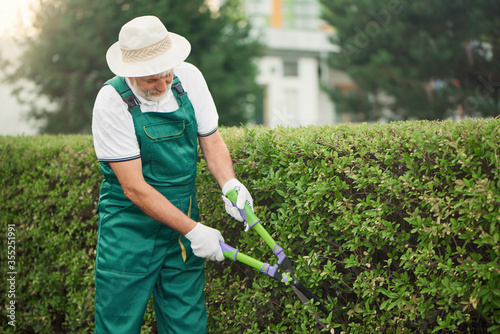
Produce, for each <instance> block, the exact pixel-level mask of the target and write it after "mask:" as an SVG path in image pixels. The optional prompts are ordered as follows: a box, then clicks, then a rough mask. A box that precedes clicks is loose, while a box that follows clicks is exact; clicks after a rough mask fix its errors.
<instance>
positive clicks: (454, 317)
mask: <svg viewBox="0 0 500 334" xmlns="http://www.w3.org/2000/svg"><path fill="white" fill-rule="evenodd" d="M221 132H222V135H223V137H224V138H225V140H226V143H227V144H228V146H229V148H230V151H231V153H232V156H233V159H234V162H235V169H236V172H237V175H238V177H239V179H240V180H241V181H242V182H243V183H244V184H245V185H246V186H247V187H248V188H249V189H250V191H251V193H252V195H253V197H254V201H255V211H256V213H257V216H259V217H260V218H261V219H262V221H263V225H264V226H265V227H266V229H267V230H268V231H269V232H270V233H271V234H272V236H273V237H274V238H275V240H276V241H277V242H278V244H280V245H281V246H282V247H283V248H284V250H285V253H286V254H287V255H288V256H289V257H290V259H291V260H292V262H293V263H294V265H295V269H296V274H297V276H298V277H299V278H300V279H301V281H302V282H303V283H304V284H306V285H307V286H308V287H309V288H310V289H311V290H312V291H313V292H314V293H315V294H317V295H318V296H320V298H321V299H322V300H323V301H324V303H325V304H326V305H327V307H328V308H329V309H331V310H332V313H331V314H330V316H329V317H328V318H326V319H324V322H325V323H327V325H328V326H329V327H328V328H326V329H322V328H321V327H319V326H318V325H317V324H316V322H315V321H314V318H313V316H312V315H311V313H310V312H309V311H310V310H311V308H312V307H311V306H309V305H308V306H304V305H302V303H301V302H300V301H298V299H297V298H296V297H295V294H294V293H293V291H292V289H291V288H289V287H287V286H285V285H283V284H281V283H279V282H276V281H274V280H273V279H272V278H270V277H268V276H266V275H263V274H260V273H258V272H257V271H256V270H253V269H251V268H248V267H246V266H245V265H242V264H240V263H234V262H230V261H228V260H226V261H224V262H222V263H214V262H210V261H208V262H207V285H206V295H207V307H208V313H209V329H208V332H209V333H313V332H321V331H324V332H331V333H333V332H335V333H341V332H342V331H343V332H346V333H435V332H439V333H452V332H453V333H485V332H488V331H489V332H492V333H498V332H500V265H499V258H500V228H499V220H500V218H499V217H500V150H499V146H500V120H499V119H492V120H480V121H476V120H469V121H465V122H460V123H454V122H402V123H391V124H388V125H342V126H335V127H303V128H294V129H288V128H277V129H272V130H271V129H264V128H260V127H258V128H229V129H221ZM0 147H1V153H0V170H1V172H2V185H3V187H2V190H1V198H0V202H1V219H2V224H1V229H2V235H3V236H4V237H3V239H2V243H3V245H4V248H3V249H4V251H2V253H1V254H0V259H1V263H2V264H4V266H3V267H4V272H5V273H7V272H10V271H13V270H10V269H9V268H8V267H7V266H6V264H7V263H8V259H7V256H8V247H7V246H8V244H7V243H8V232H9V230H8V226H9V224H14V225H13V228H12V227H11V230H12V229H13V230H14V232H11V233H14V235H15V242H16V243H15V267H14V269H15V272H17V274H16V275H15V276H16V280H15V297H14V298H13V299H12V298H9V297H8V296H9V284H6V285H2V289H3V290H2V295H3V296H4V305H6V307H4V308H3V309H2V313H3V319H4V320H3V321H2V325H1V327H0V328H1V330H2V331H3V332H12V333H13V332H14V329H13V328H12V327H11V326H9V325H8V321H10V319H9V318H8V317H7V316H8V315H9V310H8V309H7V306H8V305H9V302H10V301H11V300H15V307H16V309H15V324H16V330H15V332H16V333H85V332H91V331H92V328H93V293H94V290H93V261H94V258H95V242H96V237H97V218H96V216H95V215H94V211H95V207H96V203H97V198H98V190H99V186H100V180H101V176H100V173H99V170H98V165H97V163H96V159H95V155H94V152H93V148H92V140H91V137H89V136H35V137H0ZM199 166H200V168H199V179H198V183H199V187H198V191H199V195H198V198H199V202H200V203H199V204H200V209H201V214H202V218H203V221H204V222H205V223H206V224H209V225H211V226H217V227H218V228H220V229H221V230H223V235H224V237H225V239H226V242H227V243H228V244H231V245H233V246H235V247H238V248H239V249H240V250H241V251H243V252H245V253H246V254H248V255H251V256H254V257H257V258H259V259H261V260H263V261H269V262H271V264H274V262H275V260H274V256H273V255H272V253H271V251H270V250H269V249H268V247H267V245H266V244H265V243H263V241H262V240H261V239H260V237H258V235H257V234H256V233H255V232H254V231H250V232H248V233H244V232H242V226H241V225H242V224H241V223H238V222H236V221H234V220H232V219H230V218H229V217H228V216H227V215H226V214H225V211H224V208H223V204H222V200H221V199H220V195H221V193H220V189H219V188H218V186H217V184H216V183H215V181H214V180H213V178H212V177H211V176H210V175H209V173H208V172H207V170H206V166H205V162H204V161H203V160H202V159H200V161H199ZM11 236H12V235H11ZM6 276H7V274H6ZM4 286H5V287H6V288H4ZM308 310H309V311H308ZM143 329H144V332H153V333H154V332H155V325H154V316H153V314H152V306H150V307H149V308H148V312H147V315H146V318H145V322H144V326H143Z"/></svg>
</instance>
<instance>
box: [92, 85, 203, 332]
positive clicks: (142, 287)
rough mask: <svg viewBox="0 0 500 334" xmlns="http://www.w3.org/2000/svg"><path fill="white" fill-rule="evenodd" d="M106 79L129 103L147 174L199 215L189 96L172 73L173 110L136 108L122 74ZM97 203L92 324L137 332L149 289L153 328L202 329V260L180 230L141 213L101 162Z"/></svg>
mask: <svg viewBox="0 0 500 334" xmlns="http://www.w3.org/2000/svg"><path fill="white" fill-rule="evenodd" d="M106 84H110V85H112V86H113V87H114V88H115V89H116V90H117V91H118V92H119V93H120V95H121V96H122V98H123V99H124V101H125V102H126V103H127V104H128V106H129V110H130V112H131V114H132V116H133V120H134V127H135V133H136V136H137V140H138V142H139V146H140V151H141V160H142V172H143V174H144V178H145V179H146V181H147V182H148V183H149V184H150V185H152V186H153V187H154V188H156V190H158V191H159V192H160V193H162V194H163V195H164V196H165V197H166V198H168V199H169V200H170V202H172V203H173V204H174V205H175V206H176V207H177V208H179V209H180V210H181V211H183V212H184V213H185V214H186V215H188V216H190V217H191V218H192V219H194V220H195V221H199V213H198V206H197V203H196V190H195V180H196V163H197V139H198V138H197V123H196V118H195V113H194V109H193V106H192V105H191V102H190V101H189V98H188V96H187V93H185V92H184V91H183V89H182V86H181V85H180V82H179V79H178V78H177V77H175V78H174V81H173V83H172V90H173V92H174V95H175V98H176V100H177V102H178V104H179V106H180V107H179V109H178V110H176V111H174V112H169V113H162V112H145V113H142V112H141V110H140V107H139V105H138V103H137V100H136V98H135V96H134V95H133V94H132V92H131V91H130V89H129V88H128V86H127V84H126V83H125V79H124V78H121V77H115V78H113V79H111V80H109V81H108V82H107V83H106ZM100 167H101V172H102V174H103V176H104V179H103V182H102V185H101V190H100V196H99V205H98V214H99V233H98V241H97V257H96V265H95V286H96V294H95V308H96V313H95V326H96V327H95V332H96V333H98V334H101V333H113V334H114V333H116V334H125V333H134V334H137V333H139V332H140V328H141V325H142V322H143V318H144V314H145V311H146V307H147V304H148V301H149V299H150V297H151V294H153V298H154V306H155V314H156V321H157V325H158V330H159V333H179V334H181V333H182V334H186V333H189V334H194V333H206V323H207V314H206V307H205V296H204V292H203V288H204V285H205V272H204V260H203V259H201V258H199V257H197V256H195V255H194V254H193V253H192V250H191V245H190V242H189V240H187V239H186V238H185V237H184V236H182V235H181V234H180V233H178V232H176V231H174V230H172V229H171V228H169V227H167V226H166V225H164V224H162V223H160V222H158V221H155V220H153V219H152V218H150V217H149V216H147V215H145V214H144V213H143V212H142V211H141V210H140V209H139V207H137V206H136V205H135V204H133V203H132V202H131V201H130V200H129V199H128V198H127V197H126V196H125V195H124V193H123V189H122V187H121V185H120V183H119V182H118V179H117V178H116V175H115V174H114V173H113V170H112V169H111V167H110V166H109V164H108V163H103V162H101V163H100Z"/></svg>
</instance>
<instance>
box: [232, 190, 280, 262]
mask: <svg viewBox="0 0 500 334" xmlns="http://www.w3.org/2000/svg"><path fill="white" fill-rule="evenodd" d="M226 197H227V198H228V199H229V200H230V201H231V202H233V205H234V206H235V207H236V200H237V198H238V192H237V191H236V190H235V189H231V190H229V191H228V192H227V193H226ZM238 210H240V213H241V217H243V219H244V220H246V221H247V223H248V225H249V226H250V228H252V227H253V228H254V229H255V230H256V231H257V233H259V235H260V236H261V237H262V239H264V241H265V242H266V243H267V245H268V246H269V247H270V248H271V249H272V250H273V253H274V254H275V255H276V256H277V257H278V264H281V263H282V262H283V261H284V260H285V259H286V255H285V253H284V252H283V248H281V247H280V246H279V245H278V244H276V241H274V239H273V237H271V235H270V234H269V233H268V232H267V231H266V229H265V228H264V227H263V226H262V224H261V223H260V219H259V218H257V216H256V215H255V213H254V212H253V211H252V208H250V206H249V205H248V204H247V203H245V207H244V209H243V210H241V209H238ZM224 255H225V256H226V254H224ZM226 257H227V258H230V259H231V258H232V256H231V254H227V256H226Z"/></svg>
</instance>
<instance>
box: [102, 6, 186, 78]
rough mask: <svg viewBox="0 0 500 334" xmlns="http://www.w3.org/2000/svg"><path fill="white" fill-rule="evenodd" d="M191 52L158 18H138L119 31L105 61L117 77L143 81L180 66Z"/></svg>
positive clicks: (184, 40) (183, 40)
mask: <svg viewBox="0 0 500 334" xmlns="http://www.w3.org/2000/svg"><path fill="white" fill-rule="evenodd" d="M190 52H191V44H189V42H188V40H187V39H185V38H184V37H182V36H180V35H177V34H174V33H172V32H169V31H167V28H165V26H164V25H163V23H162V22H161V21H160V19H159V18H157V17H156V16H140V17H137V18H135V19H133V20H132V21H129V22H128V23H126V24H125V25H124V26H123V27H122V29H121V30H120V34H119V36H118V42H116V43H115V44H113V45H112V46H111V47H110V48H109V49H108V52H107V53H106V60H107V62H108V66H109V69H110V70H111V72H113V73H114V74H116V75H117V76H120V77H145V76H148V75H154V74H158V73H162V72H165V71H167V70H169V69H171V68H173V67H175V66H177V65H179V64H180V63H182V62H183V61H184V60H185V59H186V58H187V57H188V56H189V53H190Z"/></svg>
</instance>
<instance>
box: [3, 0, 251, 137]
mask: <svg viewBox="0 0 500 334" xmlns="http://www.w3.org/2000/svg"><path fill="white" fill-rule="evenodd" d="M240 7H241V0H227V1H225V3H224V4H223V5H222V6H221V7H220V8H219V11H217V12H212V11H211V10H210V9H209V7H208V6H207V5H206V4H205V2H204V0H189V1H174V0H152V1H140V0H115V1H99V0H90V1H89V0H39V6H38V10H37V11H36V13H35V17H34V28H35V30H36V32H37V33H36V34H35V35H32V36H27V37H25V38H24V39H23V40H22V41H21V46H22V47H23V50H24V51H23V54H22V56H21V57H20V59H19V65H18V66H17V67H16V68H15V70H14V71H10V72H9V73H5V76H6V81H7V82H10V83H12V84H13V85H14V87H15V91H17V92H18V93H19V92H20V91H22V88H23V84H22V82H24V80H26V79H27V80H29V81H31V82H33V83H34V84H35V86H36V92H35V93H36V95H37V96H46V97H48V98H49V99H50V101H51V102H53V104H54V105H55V106H56V107H55V109H52V110H47V108H45V107H42V106H39V105H37V104H36V103H34V104H33V105H32V106H31V111H30V115H31V117H33V118H37V119H43V120H45V121H46V125H45V126H44V127H43V128H42V129H41V132H45V133H89V132H90V128H91V126H90V125H91V119H92V107H93V104H94V100H95V96H96V94H97V91H98V90H99V89H100V87H101V86H102V84H103V83H104V82H105V81H106V80H107V79H109V78H111V77H112V76H113V74H112V73H111V71H110V70H109V69H108V66H107V64H106V59H105V54H106V51H107V49H108V47H109V46H111V45H112V44H113V43H114V42H116V41H117V39H118V33H119V31H120V28H121V26H122V25H123V24H124V23H126V22H127V21H129V20H131V19H132V18H134V17H136V16H141V15H155V16H157V17H159V18H160V19H161V20H162V21H163V23H164V24H165V26H166V27H167V29H168V30H170V31H173V32H175V33H178V34H180V35H183V36H184V37H186V38H187V39H188V40H189V41H190V43H191V46H192V51H191V54H190V56H189V57H188V59H187V61H188V62H191V63H193V64H195V65H196V66H197V67H198V68H200V70H201V71H202V72H203V74H204V76H205V79H206V81H207V83H208V85H209V88H210V89H211V92H212V96H213V98H214V100H215V103H216V105H217V107H218V110H219V115H220V123H221V124H223V125H239V124H240V123H241V122H245V121H246V120H247V116H246V113H245V111H246V109H247V107H248V105H249V103H250V101H251V99H252V95H254V94H257V93H258V86H257V84H256V83H255V76H256V71H257V70H256V66H255V64H254V62H253V59H254V58H256V57H257V56H258V55H259V53H260V44H259V43H258V41H256V40H254V39H251V38H250V37H249V31H250V26H249V24H248V22H247V21H246V19H245V17H243V16H242V15H236V14H235V13H238V9H239V8H240ZM4 68H5V66H4Z"/></svg>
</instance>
